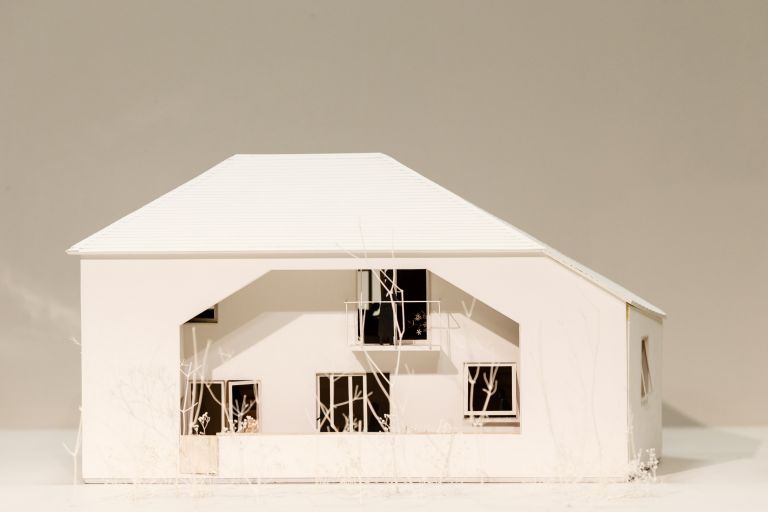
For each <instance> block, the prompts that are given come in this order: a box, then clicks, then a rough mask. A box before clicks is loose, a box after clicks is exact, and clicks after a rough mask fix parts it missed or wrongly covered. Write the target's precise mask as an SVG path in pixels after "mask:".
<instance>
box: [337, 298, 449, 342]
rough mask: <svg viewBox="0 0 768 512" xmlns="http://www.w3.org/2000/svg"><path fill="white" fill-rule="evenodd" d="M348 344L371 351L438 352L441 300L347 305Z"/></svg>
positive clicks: (359, 302) (349, 303) (365, 302)
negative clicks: (435, 350) (436, 349)
mask: <svg viewBox="0 0 768 512" xmlns="http://www.w3.org/2000/svg"><path fill="white" fill-rule="evenodd" d="M344 307H345V310H346V320H347V343H348V344H349V345H350V346H352V347H355V348H358V349H370V350H396V349H398V348H402V349H406V350H432V349H433V348H439V346H440V343H439V340H438V339H437V338H438V335H439V333H440V331H441V329H440V328H439V326H440V318H441V314H440V301H439V300H392V301H380V302H375V301H347V302H345V303H344Z"/></svg>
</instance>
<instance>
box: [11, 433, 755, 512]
mask: <svg viewBox="0 0 768 512" xmlns="http://www.w3.org/2000/svg"><path fill="white" fill-rule="evenodd" d="M74 437H75V433H74V432H71V431H0V511H2V512H6V511H16V510H19V511H25V512H30V511H37V510H46V511H51V512H53V511H59V510H93V511H99V512H113V511H122V510H162V511H177V510H178V511H185V512H190V511H196V510H205V511H209V512H214V511H219V510H227V511H235V510H237V511H238V512H240V511H250V510H258V511H264V510H286V511H294V510H297V511H298V510H333V511H335V512H340V511H346V510H356V511H357V510H362V511H365V512H371V511H376V510H382V511H387V512H401V511H410V510H440V511H446V510H463V511H465V512H472V511H475V510H483V511H485V510H509V511H516V512H517V511H537V510H568V511H579V510H642V511H644V512H648V511H654V512H656V511H665V510H670V511H672V510H674V511H688V510H697V511H698V510H702V511H706V510H713V511H714V510H716V511H718V512H737V511H742V510H745V511H752V510H754V511H768V428H718V429H709V428H693V427H692V428H670V429H665V431H664V458H663V460H662V463H661V465H660V467H659V470H658V474H657V478H656V481H654V482H631V483H622V484H616V483H613V484H607V483H603V484H601V483H592V484H584V483H567V484H461V485H456V484H420V485H416V484H409V485H399V486H397V487H395V486H393V485H382V484H378V485H336V484H322V485H320V484H316V485H312V484H306V485H305V484H282V485H276V484H273V485H265V484H262V485H243V484H240V485H204V484H177V485H95V484H94V485H83V484H77V485H73V477H72V475H73V473H72V471H73V461H72V458H71V457H70V456H69V455H68V454H67V452H66V451H65V450H64V447H63V445H62V443H65V442H66V443H70V444H71V443H72V442H73V440H74Z"/></svg>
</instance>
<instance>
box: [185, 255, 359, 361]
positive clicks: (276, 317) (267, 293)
mask: <svg viewBox="0 0 768 512" xmlns="http://www.w3.org/2000/svg"><path fill="white" fill-rule="evenodd" d="M355 282H356V281H355V271H354V270H272V271H270V272H268V273H266V274H264V275H263V276H261V277H260V278H258V279H256V280H255V281H253V282H252V283H250V284H248V285H246V286H244V287H243V288H241V289H240V290H238V291H237V292H235V293H233V294H232V295H230V296H229V297H227V298H226V299H224V300H223V301H221V302H220V303H219V321H218V323H212V324H204V323H201V324H183V325H182V352H181V353H182V358H183V359H184V358H189V357H191V356H192V354H193V343H192V328H193V327H194V329H195V330H196V334H197V352H198V354H201V353H202V352H203V351H204V350H205V347H206V343H207V341H208V340H211V341H212V343H211V349H210V352H209V354H208V365H207V366H208V367H209V368H213V367H216V366H218V365H219V364H221V363H223V362H224V361H225V360H227V359H229V358H232V357H234V356H236V355H238V354H240V353H241V352H243V351H245V350H247V349H248V348H249V347H250V346H251V345H253V344H254V343H257V342H258V341H259V340H262V339H264V338H266V337H268V336H269V335H270V334H273V333H275V332H277V331H279V330H280V329H282V328H283V327H285V326H286V325H288V324H290V323H291V322H293V321H294V320H296V319H297V318H299V317H300V316H301V315H302V314H305V313H307V312H313V313H334V314H343V312H344V301H345V300H351V299H352V298H353V297H354V296H355ZM318 290H322V292H321V293H320V292H318ZM257 320H258V321H257ZM245 326H248V328H249V336H248V337H247V338H244V337H237V336H231V335H232V334H233V333H235V332H237V331H238V330H240V329H242V328H243V327H245Z"/></svg>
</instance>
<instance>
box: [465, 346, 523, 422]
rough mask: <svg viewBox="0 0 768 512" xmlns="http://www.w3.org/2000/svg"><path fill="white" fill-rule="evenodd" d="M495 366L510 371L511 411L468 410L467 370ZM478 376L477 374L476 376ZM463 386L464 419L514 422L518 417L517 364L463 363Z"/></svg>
mask: <svg viewBox="0 0 768 512" xmlns="http://www.w3.org/2000/svg"><path fill="white" fill-rule="evenodd" d="M483 366H490V367H493V366H497V367H509V368H511V369H512V395H511V396H512V410H511V411H474V410H470V404H471V400H470V398H471V397H470V396H469V369H470V367H483ZM478 375H479V374H478ZM462 384H463V389H464V391H463V400H464V401H463V406H462V410H463V411H464V412H463V416H464V419H474V420H477V419H483V420H485V421H497V422H498V421H516V420H517V419H518V418H519V417H520V407H519V404H518V403H517V362H494V363H488V362H474V361H473V362H465V363H464V379H463V381H462Z"/></svg>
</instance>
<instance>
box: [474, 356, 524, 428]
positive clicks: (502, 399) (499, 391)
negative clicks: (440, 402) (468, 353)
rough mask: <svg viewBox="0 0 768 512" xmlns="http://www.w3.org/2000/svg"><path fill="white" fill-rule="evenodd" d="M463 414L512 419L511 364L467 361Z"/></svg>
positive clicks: (512, 390) (513, 404)
mask: <svg viewBox="0 0 768 512" xmlns="http://www.w3.org/2000/svg"><path fill="white" fill-rule="evenodd" d="M466 373H467V377H466V378H467V383H466V384H467V395H466V396H467V401H466V410H465V411H464V417H466V418H469V417H484V416H488V417H491V416H492V417H494V418H515V417H516V416H517V407H516V406H515V391H516V389H515V387H516V383H515V377H516V376H515V365H514V364H512V363H506V364H503V363H499V364H468V365H467V370H466Z"/></svg>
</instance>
